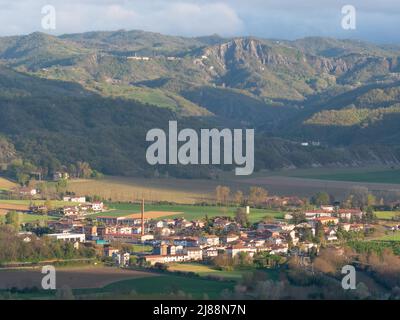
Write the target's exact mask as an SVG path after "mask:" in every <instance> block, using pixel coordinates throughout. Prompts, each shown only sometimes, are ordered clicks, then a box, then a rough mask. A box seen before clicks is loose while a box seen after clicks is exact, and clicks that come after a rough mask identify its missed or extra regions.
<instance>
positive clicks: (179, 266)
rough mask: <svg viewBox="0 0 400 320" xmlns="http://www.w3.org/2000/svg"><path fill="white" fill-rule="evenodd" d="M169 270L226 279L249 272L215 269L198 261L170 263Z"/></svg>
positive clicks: (238, 278) (235, 278) (239, 277)
mask: <svg viewBox="0 0 400 320" xmlns="http://www.w3.org/2000/svg"><path fill="white" fill-rule="evenodd" d="M168 270H169V271H182V272H194V273H196V274H198V275H199V276H201V277H206V276H215V277H218V278H222V279H226V280H240V279H241V278H242V276H243V274H245V273H248V272H250V271H251V270H250V271H249V270H247V271H242V270H240V271H236V270H235V271H223V270H218V269H215V268H213V267H211V266H207V265H204V264H199V263H175V264H170V265H169V267H168Z"/></svg>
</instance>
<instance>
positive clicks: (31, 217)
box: [0, 213, 56, 223]
mask: <svg viewBox="0 0 400 320" xmlns="http://www.w3.org/2000/svg"><path fill="white" fill-rule="evenodd" d="M55 219H56V218H54V217H49V216H41V215H37V214H27V213H19V221H20V223H30V222H37V221H48V220H55ZM0 221H3V222H4V221H5V216H4V215H3V216H0Z"/></svg>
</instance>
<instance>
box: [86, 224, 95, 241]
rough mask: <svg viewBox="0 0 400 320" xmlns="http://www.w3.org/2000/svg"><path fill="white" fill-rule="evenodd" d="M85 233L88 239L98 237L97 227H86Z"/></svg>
mask: <svg viewBox="0 0 400 320" xmlns="http://www.w3.org/2000/svg"><path fill="white" fill-rule="evenodd" d="M83 232H84V233H85V236H86V238H87V239H92V238H93V237H97V226H90V225H86V226H84V227H83Z"/></svg>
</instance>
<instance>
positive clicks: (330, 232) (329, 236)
mask: <svg viewBox="0 0 400 320" xmlns="http://www.w3.org/2000/svg"><path fill="white" fill-rule="evenodd" d="M324 233H325V239H326V240H327V241H336V240H337V236H336V231H335V230H334V229H332V228H328V229H327V230H326V231H325V232H324Z"/></svg>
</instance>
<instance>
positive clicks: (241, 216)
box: [235, 208, 250, 227]
mask: <svg viewBox="0 0 400 320" xmlns="http://www.w3.org/2000/svg"><path fill="white" fill-rule="evenodd" d="M235 221H236V222H237V223H238V224H240V225H241V226H244V227H247V226H248V225H249V224H250V222H249V217H248V216H247V213H246V211H245V210H244V209H243V208H238V209H237V210H236V212H235Z"/></svg>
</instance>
